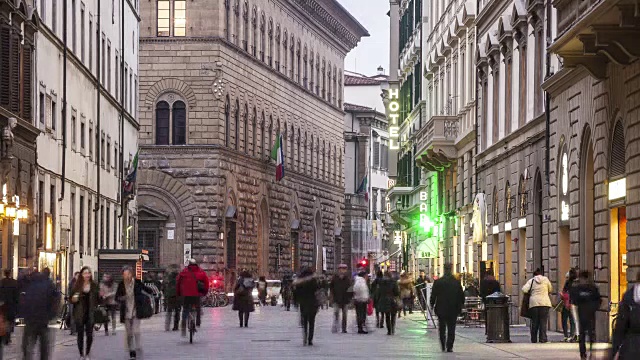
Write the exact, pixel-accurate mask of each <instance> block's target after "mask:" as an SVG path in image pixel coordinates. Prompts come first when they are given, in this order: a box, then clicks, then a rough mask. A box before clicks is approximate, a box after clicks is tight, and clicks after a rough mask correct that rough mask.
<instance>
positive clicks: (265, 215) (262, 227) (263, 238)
mask: <svg viewBox="0 0 640 360" xmlns="http://www.w3.org/2000/svg"><path fill="white" fill-rule="evenodd" d="M258 211H259V212H258V216H257V217H258V221H257V227H256V231H257V233H258V234H257V235H258V249H257V250H258V256H257V263H258V264H257V265H258V266H257V267H258V276H267V277H268V275H269V209H268V208H267V202H266V200H264V199H263V200H262V202H261V203H260V208H259V209H258Z"/></svg>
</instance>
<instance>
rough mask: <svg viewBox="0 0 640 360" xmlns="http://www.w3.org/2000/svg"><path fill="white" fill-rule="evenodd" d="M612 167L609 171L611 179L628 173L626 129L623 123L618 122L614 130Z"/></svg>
mask: <svg viewBox="0 0 640 360" xmlns="http://www.w3.org/2000/svg"><path fill="white" fill-rule="evenodd" d="M611 140H612V141H611V165H610V169H609V177H611V178H615V177H618V176H623V175H624V174H625V173H626V172H627V171H626V166H625V159H626V152H625V141H624V128H623V126H622V122H620V121H618V122H617V123H616V126H615V128H614V129H613V138H612V139H611Z"/></svg>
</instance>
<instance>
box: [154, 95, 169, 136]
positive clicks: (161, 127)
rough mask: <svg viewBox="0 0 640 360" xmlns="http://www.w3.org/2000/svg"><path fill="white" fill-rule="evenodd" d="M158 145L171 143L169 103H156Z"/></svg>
mask: <svg viewBox="0 0 640 360" xmlns="http://www.w3.org/2000/svg"><path fill="white" fill-rule="evenodd" d="M156 145H169V104H168V103H167V102H165V101H161V102H159V103H158V105H156Z"/></svg>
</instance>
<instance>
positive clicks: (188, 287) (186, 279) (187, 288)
mask: <svg viewBox="0 0 640 360" xmlns="http://www.w3.org/2000/svg"><path fill="white" fill-rule="evenodd" d="M208 292H209V278H208V277H207V274H206V273H205V272H204V271H202V269H200V267H199V266H198V263H197V262H196V259H189V265H187V267H185V268H184V270H182V272H181V273H180V274H179V275H178V278H177V279H176V295H177V296H180V297H182V323H181V325H180V333H181V335H182V336H183V337H185V336H187V318H188V317H189V312H190V311H191V308H192V307H193V306H195V307H196V310H197V316H196V326H198V327H199V326H200V311H201V306H200V297H202V296H204V295H207V293H208Z"/></svg>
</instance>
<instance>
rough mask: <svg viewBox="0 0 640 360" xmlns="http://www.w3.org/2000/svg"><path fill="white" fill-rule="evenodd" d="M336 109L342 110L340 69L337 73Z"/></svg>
mask: <svg viewBox="0 0 640 360" xmlns="http://www.w3.org/2000/svg"><path fill="white" fill-rule="evenodd" d="M338 107H339V108H342V69H340V70H339V73H338Z"/></svg>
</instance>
